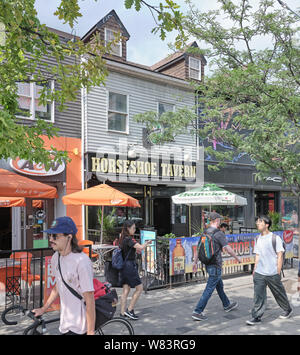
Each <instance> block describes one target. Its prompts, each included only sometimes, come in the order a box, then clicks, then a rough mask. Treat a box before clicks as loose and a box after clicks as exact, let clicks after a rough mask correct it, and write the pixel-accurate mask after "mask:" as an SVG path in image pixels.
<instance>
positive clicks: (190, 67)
mask: <svg viewBox="0 0 300 355" xmlns="http://www.w3.org/2000/svg"><path fill="white" fill-rule="evenodd" d="M193 60H195V61H197V62H198V63H199V68H195V67H192V66H191V62H192V61H193ZM191 70H193V71H198V73H199V74H198V78H197V79H196V78H194V77H192V76H191ZM189 78H190V79H193V80H201V60H200V59H198V58H195V57H189Z"/></svg>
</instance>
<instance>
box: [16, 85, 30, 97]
mask: <svg viewBox="0 0 300 355" xmlns="http://www.w3.org/2000/svg"><path fill="white" fill-rule="evenodd" d="M18 95H19V96H30V84H29V83H18Z"/></svg>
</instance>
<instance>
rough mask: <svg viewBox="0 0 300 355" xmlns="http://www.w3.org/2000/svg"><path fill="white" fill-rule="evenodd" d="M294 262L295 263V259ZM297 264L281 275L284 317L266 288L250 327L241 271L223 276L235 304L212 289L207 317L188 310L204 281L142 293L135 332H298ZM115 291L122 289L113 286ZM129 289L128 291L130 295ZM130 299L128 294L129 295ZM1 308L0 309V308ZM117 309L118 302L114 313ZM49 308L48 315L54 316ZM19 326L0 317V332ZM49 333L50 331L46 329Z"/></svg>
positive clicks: (246, 279) (247, 284) (247, 281)
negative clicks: (287, 314)
mask: <svg viewBox="0 0 300 355" xmlns="http://www.w3.org/2000/svg"><path fill="white" fill-rule="evenodd" d="M295 264H297V263H295ZM297 271H298V268H297V267H296V266H294V269H289V270H285V271H284V272H285V278H284V279H283V282H284V285H285V288H286V291H287V294H288V297H289V299H290V302H291V304H292V307H293V316H292V317H291V318H290V319H288V320H283V319H279V315H280V314H281V313H282V310H281V309H280V308H279V306H278V305H277V304H276V302H275V300H274V298H273V296H272V294H271V293H270V291H269V290H268V306H267V310H266V312H265V315H264V317H263V321H262V323H261V324H260V325H257V326H255V327H251V326H248V325H246V323H245V322H246V320H248V319H250V318H251V314H250V310H251V308H252V303H253V282H252V275H249V274H247V275H243V276H238V277H232V278H227V279H225V280H224V288H225V292H226V294H227V295H228V298H229V299H230V300H234V301H237V302H238V303H239V307H238V308H237V309H235V310H233V311H231V312H229V313H225V312H224V310H223V307H222V304H221V301H220V299H219V297H218V295H217V293H216V292H215V293H214V294H213V296H212V297H211V299H210V300H209V302H208V304H207V307H206V309H205V312H204V313H205V315H206V316H207V317H208V320H206V321H204V322H197V321H194V320H193V319H192V318H191V315H192V312H193V310H194V307H195V305H196V303H197V302H198V300H199V297H200V295H201V293H202V291H203V290H204V288H205V284H199V283H192V284H188V285H187V286H180V287H176V288H172V289H169V288H168V289H159V290H153V291H148V292H147V293H146V294H145V293H143V294H142V295H141V297H140V299H139V301H138V303H137V305H136V308H135V313H136V314H138V315H139V316H140V319H139V320H138V321H132V325H133V327H134V330H135V334H136V335H143V334H144V335H205V334H207V335H208V334H209V335H214V334H223V335H246V334H249V335H250V334H261V335H267V334H269V335H271V334H272V335H283V334H285V335H287V334H293V335H299V334H300V301H297V295H298V293H297V280H298V278H297ZM117 291H118V295H119V296H120V295H121V292H122V290H121V289H120V288H118V289H117ZM132 293H133V290H132V291H131V293H130V296H131V295H132ZM129 299H130V297H129ZM0 311H1V310H0ZM119 313H120V305H119V304H118V307H117V311H116V316H118V315H119ZM56 316H57V312H51V314H49V317H51V318H52V317H56ZM24 322H25V323H22V324H20V326H6V325H4V324H3V323H2V321H1V320H0V335H1V334H3V335H4V334H22V330H23V329H24V327H25V326H26V325H25V324H30V320H29V321H27V320H25V321H24ZM49 333H50V334H53V331H52V330H51V329H50V331H49Z"/></svg>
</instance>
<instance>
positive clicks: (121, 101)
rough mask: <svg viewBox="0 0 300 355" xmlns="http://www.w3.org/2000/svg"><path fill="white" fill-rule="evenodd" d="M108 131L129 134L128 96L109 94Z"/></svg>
mask: <svg viewBox="0 0 300 355" xmlns="http://www.w3.org/2000/svg"><path fill="white" fill-rule="evenodd" d="M108 130H109V131H116V132H123V133H129V132H128V131H129V129H128V103H127V95H122V94H116V93H114V92H110V93H109V103H108Z"/></svg>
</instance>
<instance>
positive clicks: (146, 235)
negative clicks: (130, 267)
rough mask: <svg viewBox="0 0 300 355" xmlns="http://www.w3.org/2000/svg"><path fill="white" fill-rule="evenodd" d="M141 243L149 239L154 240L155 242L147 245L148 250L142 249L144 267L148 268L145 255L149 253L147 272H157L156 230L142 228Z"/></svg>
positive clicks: (144, 268)
mask: <svg viewBox="0 0 300 355" xmlns="http://www.w3.org/2000/svg"><path fill="white" fill-rule="evenodd" d="M140 232H141V244H144V243H145V242H146V241H147V240H153V242H152V243H151V244H150V245H148V246H147V251H146V253H145V251H144V250H143V251H142V267H143V270H146V265H145V264H146V263H145V255H147V260H146V261H147V272H150V273H153V274H154V273H155V262H156V231H147V230H141V231H140Z"/></svg>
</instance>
